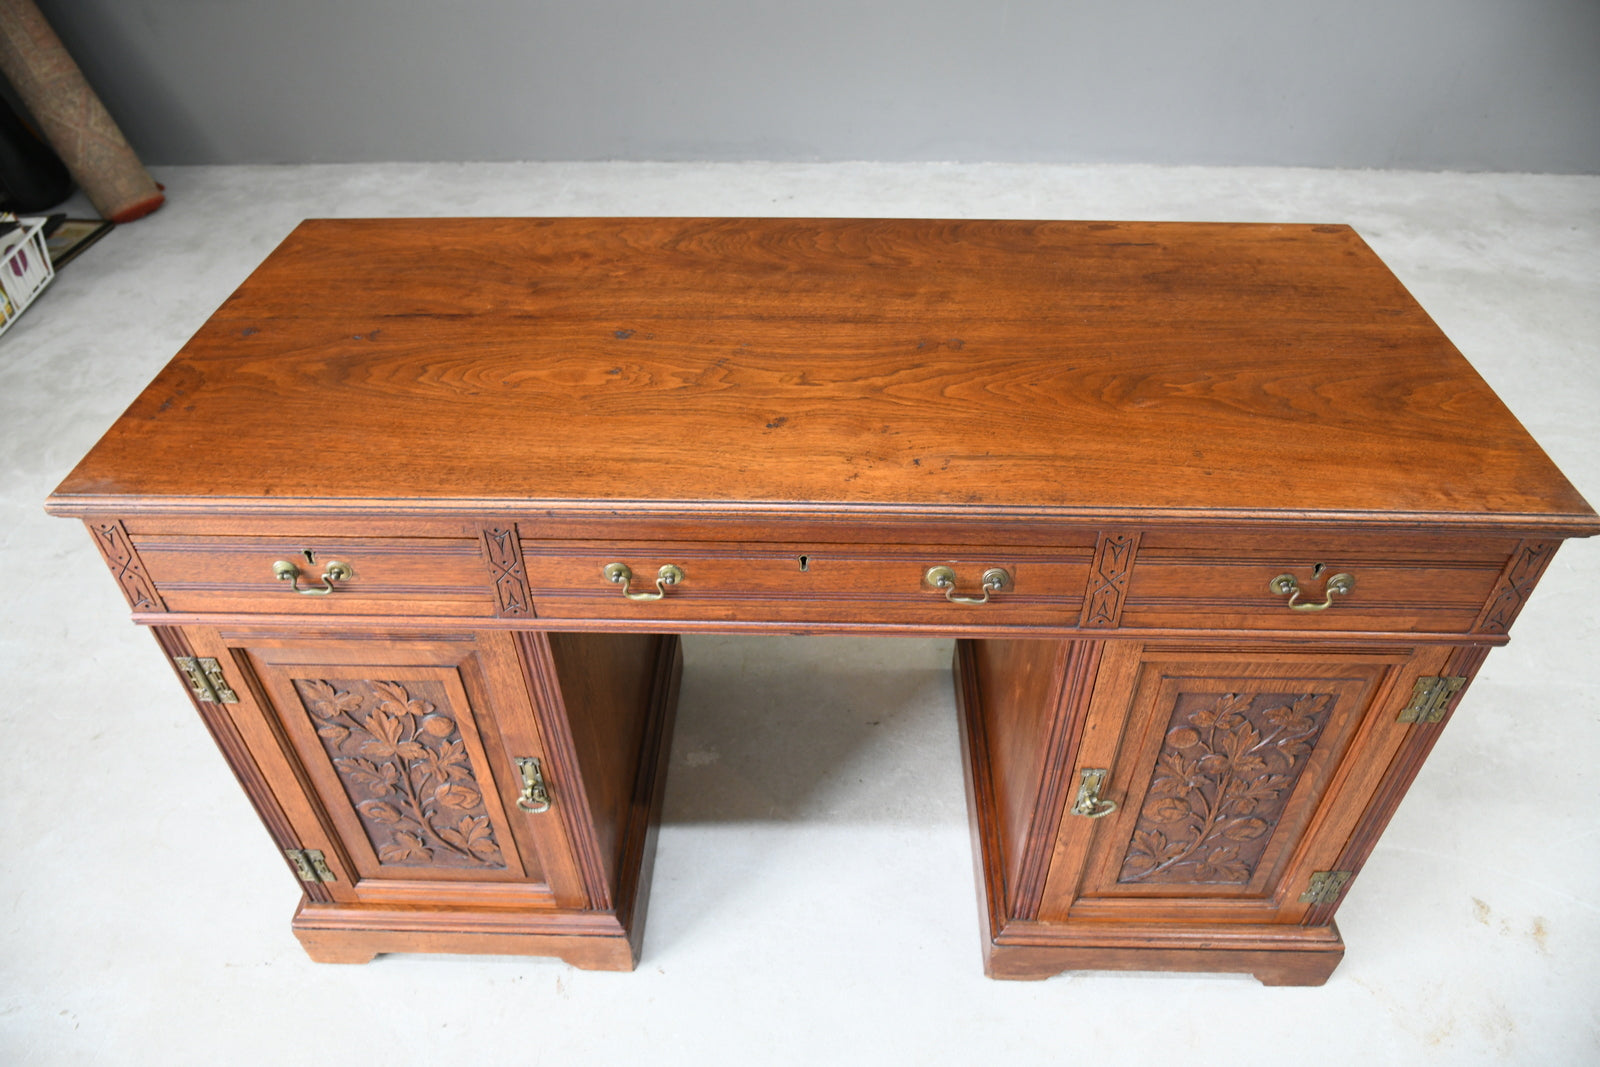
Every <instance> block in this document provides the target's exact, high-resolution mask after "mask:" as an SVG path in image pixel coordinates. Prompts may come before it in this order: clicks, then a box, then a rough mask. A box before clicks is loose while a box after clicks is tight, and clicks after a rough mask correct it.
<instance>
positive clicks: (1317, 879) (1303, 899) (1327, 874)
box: [1300, 871, 1355, 904]
mask: <svg viewBox="0 0 1600 1067" xmlns="http://www.w3.org/2000/svg"><path fill="white" fill-rule="evenodd" d="M1354 873H1355V872H1354V871H1314V872H1312V875H1311V888H1309V889H1307V890H1306V891H1305V892H1304V893H1301V894H1300V903H1302V904H1332V903H1333V902H1334V901H1336V900H1338V899H1339V894H1340V893H1342V892H1344V884H1345V883H1346V882H1348V881H1349V880H1350V876H1351V875H1352V874H1354Z"/></svg>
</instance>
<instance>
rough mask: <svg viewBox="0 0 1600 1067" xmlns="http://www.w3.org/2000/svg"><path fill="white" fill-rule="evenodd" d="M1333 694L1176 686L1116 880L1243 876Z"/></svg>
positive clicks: (1240, 879) (1249, 873) (1230, 880)
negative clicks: (1152, 772)
mask: <svg viewBox="0 0 1600 1067" xmlns="http://www.w3.org/2000/svg"><path fill="white" fill-rule="evenodd" d="M1335 702H1336V701H1335V698H1334V696H1333V694H1331V693H1303V694H1294V693H1224V694H1222V695H1221V696H1218V695H1217V694H1215V693H1182V694H1179V696H1178V699H1177V700H1176V701H1175V702H1174V705H1173V709H1172V716H1171V717H1170V718H1169V719H1168V721H1167V735H1166V739H1165V740H1164V741H1163V742H1162V748H1161V755H1160V756H1159V757H1158V758H1157V760H1156V769H1155V777H1154V779H1153V780H1152V781H1151V784H1150V792H1149V793H1148V794H1147V795H1146V796H1145V800H1144V808H1143V809H1142V810H1141V811H1140V813H1139V822H1138V824H1137V826H1136V827H1135V829H1134V831H1133V838H1132V840H1131V841H1129V843H1128V853H1127V855H1126V857H1124V859H1123V863H1122V872H1121V874H1119V875H1118V877H1117V880H1118V881H1119V882H1145V883H1151V882H1161V883H1168V882H1182V883H1189V884H1197V883H1227V884H1242V883H1245V882H1248V881H1250V879H1251V878H1252V877H1253V876H1254V874H1255V867H1256V864H1258V863H1260V862H1261V854H1262V852H1264V851H1265V850H1266V847H1267V841H1268V839H1269V838H1270V837H1271V836H1272V831H1273V829H1274V828H1275V827H1276V826H1277V824H1278V820H1279V818H1281V817H1282V815H1283V809H1284V805H1285V804H1287V803H1288V799H1289V794H1290V793H1291V792H1292V791H1293V789H1294V785H1295V782H1296V781H1298V780H1299V778H1300V775H1301V773H1302V772H1303V771H1304V770H1305V768H1306V764H1307V760H1306V757H1307V756H1309V755H1310V753H1311V750H1312V748H1313V747H1315V745H1316V743H1317V737H1318V735H1320V734H1321V733H1322V728H1323V727H1324V726H1325V725H1327V722H1328V718H1329V716H1330V715H1331V714H1332V712H1333V707H1334V704H1335Z"/></svg>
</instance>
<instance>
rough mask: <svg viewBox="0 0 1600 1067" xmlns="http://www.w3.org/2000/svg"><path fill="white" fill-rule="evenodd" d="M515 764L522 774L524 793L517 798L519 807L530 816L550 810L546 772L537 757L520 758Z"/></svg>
mask: <svg viewBox="0 0 1600 1067" xmlns="http://www.w3.org/2000/svg"><path fill="white" fill-rule="evenodd" d="M513 762H515V763H516V765H517V770H519V771H521V772H522V793H521V794H520V795H519V796H518V797H517V807H519V808H521V809H522V810H523V811H525V812H527V813H528V814H530V815H541V814H543V813H544V812H547V811H549V810H550V790H549V788H548V787H546V786H545V784H544V770H543V768H541V767H540V766H539V759H538V757H537V756H518V757H517V758H516V759H515V760H514V761H513Z"/></svg>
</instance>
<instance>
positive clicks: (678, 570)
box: [600, 563, 683, 600]
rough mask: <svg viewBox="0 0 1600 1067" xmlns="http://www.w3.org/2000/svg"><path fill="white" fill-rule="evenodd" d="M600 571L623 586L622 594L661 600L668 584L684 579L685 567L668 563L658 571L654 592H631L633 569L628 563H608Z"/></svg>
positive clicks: (608, 579)
mask: <svg viewBox="0 0 1600 1067" xmlns="http://www.w3.org/2000/svg"><path fill="white" fill-rule="evenodd" d="M600 573H601V574H604V575H605V576H606V581H608V582H614V583H616V584H617V585H620V586H622V595H623V596H625V597H627V598H628V599H629V600H660V599H661V598H662V597H664V596H666V595H667V586H669V585H677V584H678V583H679V582H681V581H683V568H682V567H679V566H678V565H676V564H673V563H668V564H667V565H666V566H664V567H662V568H661V569H660V570H659V571H657V572H656V591H655V592H654V593H630V592H629V591H628V583H629V582H631V581H632V580H633V571H631V570H629V569H628V565H627V564H626V563H607V564H606V565H605V567H604V569H602V570H601V572H600Z"/></svg>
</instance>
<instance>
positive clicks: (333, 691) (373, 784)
mask: <svg viewBox="0 0 1600 1067" xmlns="http://www.w3.org/2000/svg"><path fill="white" fill-rule="evenodd" d="M294 684H295V686H296V688H297V691H298V692H299V694H300V697H301V699H302V702H303V703H304V705H305V707H306V711H307V713H308V714H309V715H310V717H311V723H312V725H313V726H315V727H316V730H317V734H318V736H319V737H320V738H321V740H322V746H323V749H324V750H325V751H326V752H327V754H328V757H329V759H330V760H331V762H332V764H333V767H334V769H335V770H336V771H338V773H339V778H340V781H341V783H342V784H343V786H344V790H345V793H346V794H347V795H348V797H349V799H350V802H351V804H352V805H354V806H355V809H356V812H357V814H358V815H359V816H360V818H361V825H362V828H363V829H364V830H365V831H366V834H367V837H368V839H369V840H370V841H371V842H372V846H373V850H374V851H375V852H376V853H377V855H378V859H379V861H380V862H382V863H384V864H393V865H399V866H412V867H416V866H444V867H474V868H484V867H488V868H498V869H503V868H504V867H505V865H506V864H505V858H504V856H503V855H502V854H501V852H500V846H499V844H498V842H497V841H496V840H495V836H494V827H493V824H492V823H491V822H490V821H489V816H488V813H487V811H486V810H485V809H484V798H483V793H482V790H481V789H480V788H479V786H478V783H477V782H476V780H475V779H474V777H473V772H472V766H471V761H470V759H469V756H468V753H467V749H466V744H465V743H464V742H463V740H462V739H461V735H460V732H459V729H458V725H457V722H456V719H455V718H454V717H453V715H452V714H449V713H446V712H439V711H437V710H436V703H435V701H436V700H437V699H438V698H439V697H440V696H442V695H443V693H444V691H443V690H442V689H439V688H438V687H437V684H436V683H429V682H419V683H413V685H414V686H418V687H421V689H420V691H416V692H414V693H413V692H408V690H407V688H406V686H405V685H404V684H402V683H400V682H395V681H358V682H346V681H338V680H331V679H305V678H302V679H296V680H295V683H294ZM430 685H431V686H434V687H435V688H434V691H433V692H429V691H428V688H427V687H428V686H430ZM430 697H431V698H432V699H430ZM346 748H349V749H352V750H354V751H357V752H359V753H360V756H348V755H344V754H343V751H344V750H345V749H346Z"/></svg>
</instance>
